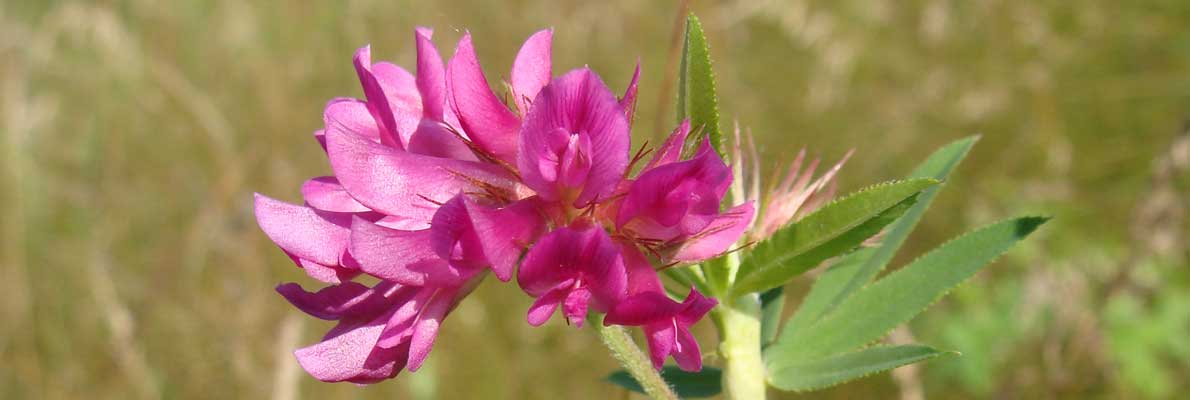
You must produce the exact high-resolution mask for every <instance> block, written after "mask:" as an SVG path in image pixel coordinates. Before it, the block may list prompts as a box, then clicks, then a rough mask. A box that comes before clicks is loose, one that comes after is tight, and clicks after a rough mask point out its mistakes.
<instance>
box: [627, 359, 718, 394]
mask: <svg viewBox="0 0 1190 400" xmlns="http://www.w3.org/2000/svg"><path fill="white" fill-rule="evenodd" d="M661 377H662V378H665V381H666V382H668V383H669V384H670V386H673V388H674V392H676V393H677V394H678V396H681V397H682V398H699V397H711V396H714V395H717V394H719V392H720V391H722V380H723V371H721V370H720V369H718V368H714V367H702V371H698V372H686V371H682V370H681V369H678V368H677V367H673V366H666V367H664V368H662V369H661ZM605 379H607V381H608V382H611V383H613V384H615V385H616V386H620V387H622V388H625V389H628V390H631V391H633V392H637V393H642V394H643V393H644V388H642V387H641V386H640V383H637V382H636V379H633V378H632V375H629V374H628V371H624V370H620V371H616V372H613V373H611V374H610V375H608V376H607V378H605Z"/></svg>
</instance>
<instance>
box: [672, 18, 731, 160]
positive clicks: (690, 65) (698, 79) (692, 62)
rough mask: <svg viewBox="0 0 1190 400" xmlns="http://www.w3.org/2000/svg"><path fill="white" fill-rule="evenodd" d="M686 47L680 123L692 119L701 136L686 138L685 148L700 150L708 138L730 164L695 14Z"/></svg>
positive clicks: (688, 22) (707, 52)
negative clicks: (704, 140) (704, 139)
mask: <svg viewBox="0 0 1190 400" xmlns="http://www.w3.org/2000/svg"><path fill="white" fill-rule="evenodd" d="M683 43H684V44H683V46H682V63H681V66H680V67H679V68H680V70H679V71H678V113H677V116H678V123H681V122H682V120H683V119H686V118H687V117H689V118H690V126H691V129H693V130H694V132H698V133H700V134H696V135H690V137H688V138H687V141H686V145H687V146H686V148H688V149H696V148H698V146H699V145H700V144H701V143H702V138H703V137H704V136H703V135H706V137H709V138H710V139H711V145H712V146H714V147H715V151H716V152H718V153H719V157H722V158H723V159H724V160H727V152H726V150H725V149H724V148H723V146H724V142H723V134H722V132H721V131H720V130H719V99H718V97H717V95H716V90H715V71H714V70H713V69H712V68H711V49H710V45H709V44H708V43H707V37H706V33H704V32H703V30H702V23H701V22H699V20H698V17H697V16H695V15H694V14H693V13H692V14H690V15H689V16H687V17H686V38H685V40H684V42H683Z"/></svg>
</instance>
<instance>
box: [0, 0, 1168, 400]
mask: <svg viewBox="0 0 1190 400" xmlns="http://www.w3.org/2000/svg"><path fill="white" fill-rule="evenodd" d="M683 7H685V5H683V4H682V3H680V2H674V1H637V0H609V1H593V2H587V1H581V2H579V1H575V2H565V1H555V0H542V1H512V2H504V3H497V2H487V1H475V2H464V1H453V0H439V1H388V0H377V1H365V0H351V1H333V2H329V1H253V2H244V1H239V0H211V1H168V2H162V1H152V0H130V1H117V0H110V1H94V2H88V1H47V0H0V133H2V135H0V138H2V140H0V166H2V167H0V228H2V230H0V234H2V235H3V236H0V238H2V241H0V244H2V247H0V321H2V322H0V398H5V399H25V398H28V399H57V398H88V399H109V398H110V399H127V398H146V399H151V398H197V399H227V398H245V399H263V398H275V399H296V398H311V399H334V398H388V399H394V398H410V399H430V398H444V399H453V398H509V399H559V398H566V399H580V398H591V399H602V398H621V397H627V394H625V393H624V392H623V391H622V390H619V389H617V388H615V387H612V386H610V385H608V384H606V383H604V382H602V381H601V378H602V377H603V376H604V375H605V374H606V373H608V372H609V371H611V370H613V369H615V368H616V366H615V365H614V362H613V361H612V360H611V359H610V358H609V357H608V356H607V354H606V353H605V352H604V351H603V350H602V349H601V347H600V346H599V343H598V340H597V338H596V337H595V335H593V334H591V332H589V331H586V330H583V331H576V330H574V329H573V328H569V327H566V326H564V325H561V324H557V323H551V324H549V326H547V327H543V328H536V329H535V328H530V327H529V326H528V325H527V324H526V323H525V322H524V310H525V309H526V307H527V305H528V304H529V299H528V298H527V297H526V296H524V295H523V294H521V293H520V292H519V291H518V290H516V289H515V288H513V287H510V286H508V285H496V284H493V282H494V281H490V282H488V283H486V284H485V285H484V286H482V288H481V289H479V291H478V292H477V294H476V295H475V296H474V298H477V299H479V300H478V301H476V300H474V299H472V300H469V301H467V302H464V303H463V305H462V306H461V308H460V309H458V310H457V311H456V313H455V314H454V315H452V316H451V318H450V319H448V320H447V321H448V322H447V324H446V325H445V327H444V329H443V331H442V335H441V336H440V338H439V342H438V344H437V345H436V347H435V349H434V352H433V353H432V356H431V364H430V367H429V368H427V369H425V370H423V371H422V372H418V373H416V374H403V375H402V376H401V377H399V378H398V379H396V380H393V381H389V382H385V383H383V384H379V385H374V386H370V387H357V386H353V385H349V384H322V383H318V382H316V381H314V380H313V379H311V378H309V377H307V376H306V375H305V374H304V373H302V372H301V371H300V369H298V367H297V365H296V363H295V362H294V361H293V360H292V358H291V356H290V354H289V352H290V351H291V350H292V349H293V348H295V347H298V346H301V345H305V344H308V343H312V342H314V341H315V340H316V339H317V338H318V337H319V336H320V335H321V333H322V332H323V331H325V329H327V328H328V326H329V325H328V324H327V323H324V322H322V321H317V320H314V319H312V318H307V317H304V316H301V315H299V314H298V312H297V311H295V310H293V309H291V308H290V307H289V306H288V305H287V304H286V303H285V302H284V301H283V300H282V299H281V298H280V297H279V296H277V295H276V294H275V293H274V292H273V291H272V287H273V286H274V285H275V284H277V283H280V282H286V281H298V282H302V283H305V284H307V285H308V286H307V287H311V286H313V285H314V283H313V282H311V281H310V280H309V279H307V278H305V277H304V276H303V274H302V273H301V271H300V270H298V269H297V268H295V267H293V265H292V264H291V263H290V262H289V261H288V260H287V259H286V258H285V257H284V255H283V254H282V253H281V252H280V251H278V250H277V249H276V248H275V247H274V246H273V245H272V244H271V243H269V241H268V239H266V238H265V236H264V235H263V234H262V233H261V232H260V231H259V230H258V229H257V228H256V226H255V222H254V218H253V215H252V210H251V198H252V192H254V191H257V192H262V193H266V194H268V195H270V196H274V197H277V198H280V199H284V200H289V201H295V202H296V201H300V196H299V193H298V186H299V185H300V184H301V182H302V181H303V180H304V179H305V178H306V177H309V176H315V175H324V174H327V173H328V172H329V167H328V166H327V164H326V162H325V159H324V157H323V155H322V151H321V149H319V147H318V145H317V144H316V143H315V141H314V140H313V138H312V137H311V135H310V133H311V132H312V131H314V130H315V129H317V128H319V127H320V125H321V111H322V107H323V105H324V104H325V102H326V101H327V100H328V99H330V98H332V97H335V96H356V97H359V96H362V94H361V92H360V89H359V86H358V84H357V81H356V78H355V74H354V72H353V70H352V68H351V59H350V57H351V54H352V52H353V51H354V50H355V49H356V48H357V47H359V46H361V45H363V44H366V43H371V44H372V45H373V52H374V54H375V57H376V58H378V59H389V60H393V61H396V62H397V63H398V64H401V65H405V66H407V67H411V66H412V62H413V28H414V27H415V26H416V25H428V26H433V27H436V28H437V35H436V36H435V39H436V42H437V43H438V45H439V48H440V49H442V52H443V54H444V55H447V56H449V55H450V54H452V53H453V47H454V41H455V40H457V38H458V37H459V36H460V34H461V31H462V30H463V29H469V30H470V31H471V32H472V33H473V34H474V35H475V40H476V45H477V47H478V52H479V55H480V58H481V59H482V60H483V61H484V65H485V68H487V72H488V76H489V77H490V79H492V80H496V79H499V78H501V77H507V69H508V67H507V66H508V65H510V64H511V61H512V57H513V55H514V54H515V51H516V50H517V48H518V47H519V44H520V41H521V40H523V39H524V38H525V37H527V36H528V35H529V34H530V33H532V32H533V31H535V30H537V29H540V28H543V27H553V28H554V29H555V39H554V40H555V45H554V48H555V50H554V65H555V70H556V71H562V70H565V69H569V68H574V67H578V66H582V65H584V64H589V65H590V66H591V67H593V68H594V69H595V70H597V71H598V72H599V73H600V74H602V76H603V77H604V79H605V80H606V81H607V82H608V83H609V84H610V85H612V86H613V87H614V88H616V90H617V91H619V90H622V88H623V87H624V85H625V84H626V83H627V81H628V78H629V76H630V73H631V72H632V67H633V63H634V62H635V61H636V60H637V58H638V57H639V59H640V61H641V63H642V66H643V70H644V75H643V80H642V86H641V100H640V103H639V109H638V110H639V111H638V115H639V119H638V120H637V123H636V125H635V133H634V134H635V136H636V138H637V139H638V140H639V139H644V138H658V137H661V135H662V134H663V133H665V132H668V130H669V128H670V124H671V122H672V115H671V112H672V111H671V110H672V105H671V104H672V99H673V93H672V87H670V88H669V89H666V84H665V82H666V80H667V79H672V75H673V74H672V73H670V72H671V71H672V70H673V66H672V64H670V62H671V61H670V58H669V57H670V54H672V50H671V49H673V46H672V43H673V39H674V36H673V32H674V24H675V21H677V20H678V19H679V18H680V16H681V15H682V12H683V11H682V8H683ZM689 7H690V8H691V9H692V10H694V11H696V12H697V13H698V14H699V15H700V16H702V19H703V22H704V25H705V27H706V29H707V31H708V34H709V36H710V40H711V44H712V53H713V55H714V57H715V60H716V65H715V67H716V72H717V74H718V79H719V85H720V94H721V104H722V109H723V115H724V116H725V122H726V123H730V121H732V120H735V119H738V120H739V122H740V124H741V125H742V126H744V127H749V128H751V129H752V130H753V132H755V134H756V135H757V137H758V140H759V142H760V143H761V147H762V151H763V153H764V155H765V156H766V157H767V160H768V161H767V162H768V163H769V164H770V166H775V165H777V163H778V162H779V161H781V160H786V161H788V160H789V159H791V158H792V156H793V154H794V153H795V152H796V151H797V150H799V149H801V148H803V147H804V148H807V149H808V150H809V152H810V153H811V154H817V155H821V156H822V157H824V158H826V159H829V160H834V159H837V158H838V157H840V156H842V154H843V153H844V152H846V151H847V150H848V149H851V148H855V149H856V156H855V157H854V158H852V159H851V161H850V162H849V163H848V164H847V165H846V167H845V168H844V170H843V172H842V175H841V177H842V178H841V179H842V189H845V190H852V189H856V188H859V187H862V186H864V185H867V184H870V183H874V182H876V181H881V180H887V179H892V178H896V177H899V176H902V175H903V174H905V173H907V172H908V171H909V170H910V169H911V168H912V167H913V166H914V165H915V164H916V163H917V162H918V161H920V160H922V159H923V158H924V156H925V155H927V154H928V153H929V152H930V151H932V150H933V149H935V148H936V147H938V146H940V145H942V144H944V143H946V142H948V141H951V140H954V139H957V138H960V137H962V136H966V135H970V134H975V133H982V134H983V138H982V140H981V141H980V143H979V144H978V145H977V146H976V148H975V150H974V151H973V153H972V154H971V156H970V157H969V158H968V159H967V161H966V162H965V163H964V164H963V165H962V167H961V168H960V169H959V170H958V171H957V176H955V177H954V178H953V179H952V180H951V181H950V182H949V183H948V187H947V188H946V189H945V190H944V191H943V192H942V195H941V196H940V197H939V200H938V201H937V202H936V203H935V205H934V206H933V208H932V209H931V211H930V213H928V214H927V215H926V218H925V220H924V222H923V224H922V226H921V228H920V229H919V230H918V232H917V233H916V234H915V235H914V236H913V237H911V240H910V243H908V245H907V246H906V248H905V251H903V252H902V253H903V254H902V255H901V257H902V258H901V261H900V262H896V263H894V265H900V264H903V262H904V260H907V259H909V258H910V257H912V256H914V255H916V254H919V253H920V252H921V251H924V250H926V249H929V248H931V247H933V246H935V245H937V244H939V243H940V242H942V241H944V240H945V239H946V238H949V237H951V236H953V235H956V234H958V233H960V232H962V231H965V230H968V229H971V228H973V227H975V226H978V225H982V224H984V223H989V222H992V221H995V220H998V219H1000V218H1004V217H1008V216H1012V215H1018V214H1026V213H1041V214H1050V215H1054V216H1056V217H1057V218H1056V219H1055V220H1054V221H1053V222H1051V223H1050V224H1048V225H1047V226H1046V227H1045V228H1044V229H1043V230H1042V231H1041V232H1040V233H1039V234H1038V235H1036V236H1034V237H1033V238H1030V240H1028V241H1026V242H1025V243H1024V244H1023V245H1021V246H1019V247H1018V248H1016V249H1014V250H1013V251H1012V252H1010V253H1009V255H1008V256H1006V257H1004V258H1003V259H1001V260H1000V261H998V262H997V263H995V264H993V265H992V266H990V267H988V268H987V269H986V270H985V271H984V272H982V273H981V274H980V275H979V276H978V277H977V278H976V279H974V280H972V281H971V282H968V283H967V284H966V285H965V286H963V287H962V288H961V289H959V290H957V291H955V292H954V293H952V295H951V296H949V297H947V298H946V299H945V300H943V301H941V302H940V303H938V304H936V305H935V306H934V307H933V308H932V309H930V310H929V311H928V312H926V313H925V314H923V316H922V317H920V318H918V319H916V320H914V321H913V322H912V323H910V324H909V325H908V326H906V327H904V328H902V329H899V330H898V331H896V334H897V335H901V337H902V338H904V337H908V336H904V335H909V336H912V337H916V339H917V340H918V341H921V342H924V343H928V344H932V345H935V346H937V347H940V348H946V349H955V350H959V351H961V352H962V353H963V356H962V357H952V358H949V359H943V360H936V361H932V362H929V363H926V364H923V365H921V366H919V367H915V368H910V369H902V370H899V372H898V373H896V374H891V375H890V374H884V375H879V376H875V377H871V378H869V379H865V380H861V381H858V382H855V383H852V384H848V385H844V386H841V387H838V388H835V389H832V390H828V391H824V392H817V393H811V394H805V395H793V394H780V396H779V397H783V398H904V399H916V398H921V397H922V396H924V397H929V398H944V399H945V398H1175V397H1177V396H1179V395H1184V393H1186V391H1187V390H1188V389H1190V378H1188V377H1190V340H1187V338H1190V279H1188V276H1190V272H1188V271H1187V266H1188V263H1187V259H1188V250H1187V223H1186V213H1187V208H1190V133H1188V132H1190V130H1188V128H1187V120H1188V119H1190V29H1188V28H1187V27H1190V2H1186V1H1184V0H1150V1H1143V2H1121V1H1051V0H1042V1H1003V0H999V1H997V0H981V1H947V0H915V1H897V2H894V1H851V0H845V1H804V0H774V1H755V0H735V1H696V2H694V3H693V4H690V5H689ZM808 284H809V280H808V279H801V280H799V281H797V282H795V283H793V284H791V285H790V287H789V288H787V289H788V290H789V292H790V293H793V295H791V296H790V297H791V301H792V302H796V301H797V299H798V295H797V294H798V293H804V290H805V289H806V288H807V287H808ZM789 308H792V307H789ZM789 308H787V309H789ZM554 322H557V321H554ZM701 335H702V337H703V342H704V343H705V345H704V346H705V347H707V348H708V349H709V350H711V351H710V352H713V348H714V345H713V344H712V343H713V342H714V337H713V333H711V332H709V331H707V330H704V331H702V332H701ZM711 362H712V363H713V362H714V360H713V359H712V360H711Z"/></svg>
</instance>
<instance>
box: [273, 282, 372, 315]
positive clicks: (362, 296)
mask: <svg viewBox="0 0 1190 400" xmlns="http://www.w3.org/2000/svg"><path fill="white" fill-rule="evenodd" d="M393 287H394V284H392V283H388V282H381V283H379V284H377V285H376V287H375V288H370V287H367V286H364V285H363V284H360V283H358V282H350V281H349V282H343V283H342V284H339V285H332V286H327V287H324V288H322V289H319V290H318V291H317V292H313V293H311V292H307V291H305V290H304V289H302V287H301V286H300V285H298V284H296V283H286V284H283V285H277V288H276V290H277V293H280V294H281V296H283V297H285V299H286V300H289V303H290V304H293V306H294V307H297V308H298V309H299V310H302V312H305V313H306V314H310V315H311V316H314V317H316V318H321V319H325V320H337V319H341V318H344V317H360V316H365V317H369V318H370V317H374V316H376V315H378V314H380V313H381V312H383V311H384V307H385V306H386V305H388V304H389V302H388V301H386V300H387V298H386V297H385V294H386V293H387V292H389V291H390V290H392V289H393Z"/></svg>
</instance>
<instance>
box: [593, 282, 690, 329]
mask: <svg viewBox="0 0 1190 400" xmlns="http://www.w3.org/2000/svg"><path fill="white" fill-rule="evenodd" d="M681 311H682V305H681V304H680V303H678V302H676V301H673V300H670V299H669V297H668V296H666V295H665V293H662V292H652V291H649V292H642V293H637V294H634V295H631V296H628V297H627V298H625V299H624V300H622V301H620V302H619V303H618V304H616V306H615V308H613V309H612V310H611V312H609V313H607V317H605V318H604V319H603V324H604V325H624V326H641V325H648V324H651V323H654V322H658V321H666V320H672V319H673V317H674V316H676V315H678V313H679V312H681Z"/></svg>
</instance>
